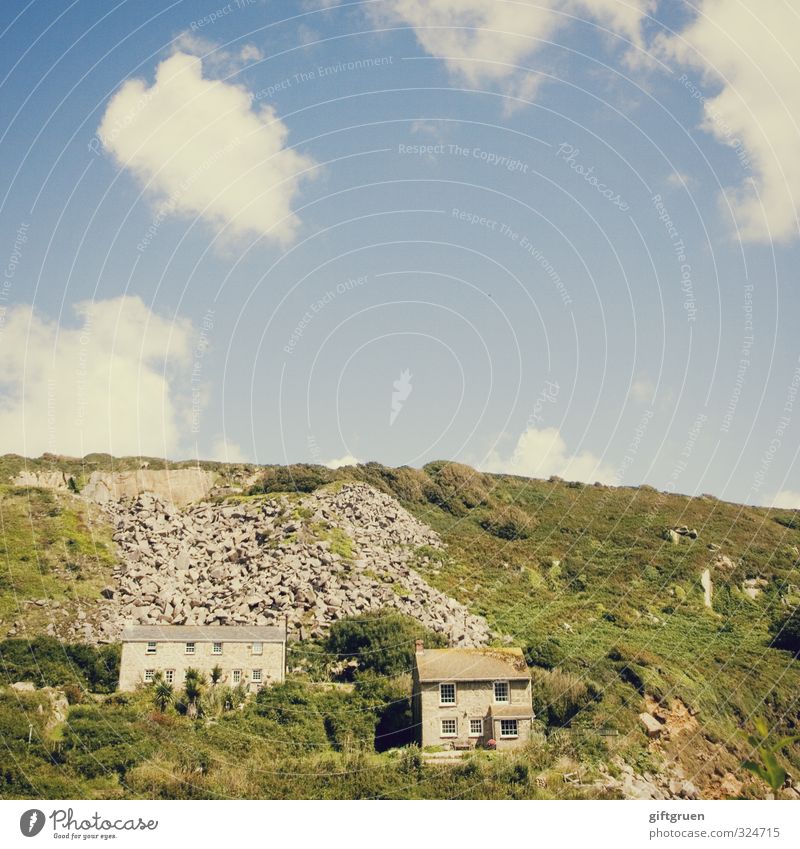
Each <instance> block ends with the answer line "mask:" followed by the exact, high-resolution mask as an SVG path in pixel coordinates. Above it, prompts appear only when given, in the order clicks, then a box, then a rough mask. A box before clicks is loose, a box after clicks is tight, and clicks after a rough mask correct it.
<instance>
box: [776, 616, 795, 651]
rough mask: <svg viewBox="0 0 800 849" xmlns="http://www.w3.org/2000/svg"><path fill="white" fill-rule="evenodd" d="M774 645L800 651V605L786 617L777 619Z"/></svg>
mask: <svg viewBox="0 0 800 849" xmlns="http://www.w3.org/2000/svg"><path fill="white" fill-rule="evenodd" d="M772 633H773V635H774V636H773V638H772V645H773V646H775V648H778V649H787V650H788V651H793V652H795V653H800V606H798V607H795V609H794V610H793V611H792V612H791V613H790V614H789V615H788V616H787V617H785V618H784V619H779V620H776V621H775V623H774V624H773V626H772Z"/></svg>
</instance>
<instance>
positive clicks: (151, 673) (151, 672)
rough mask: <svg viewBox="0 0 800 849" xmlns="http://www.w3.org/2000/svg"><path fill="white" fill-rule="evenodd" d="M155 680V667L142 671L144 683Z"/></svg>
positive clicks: (150, 682)
mask: <svg viewBox="0 0 800 849" xmlns="http://www.w3.org/2000/svg"><path fill="white" fill-rule="evenodd" d="M155 680H156V671H155V669H145V671H144V683H145V684H152V683H153V681H155Z"/></svg>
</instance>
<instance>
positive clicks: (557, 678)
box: [532, 669, 602, 727]
mask: <svg viewBox="0 0 800 849" xmlns="http://www.w3.org/2000/svg"><path fill="white" fill-rule="evenodd" d="M532 690H533V710H534V712H535V713H536V715H537V717H539V719H543V720H545V721H546V722H547V724H548V725H554V726H558V727H564V726H567V725H569V724H570V722H571V721H572V719H573V718H574V717H575V715H576V714H577V713H578V712H579V711H581V710H583V709H584V708H586V707H587V706H588V705H590V704H591V703H592V702H595V701H599V700H600V699H601V698H602V692H601V690H600V688H599V687H598V686H597V684H595V683H594V682H593V681H586V680H584V679H582V678H579V677H578V676H577V675H572V674H571V673H569V672H562V671H561V670H559V669H553V670H550V671H546V670H543V669H537V670H534V671H533V675H532Z"/></svg>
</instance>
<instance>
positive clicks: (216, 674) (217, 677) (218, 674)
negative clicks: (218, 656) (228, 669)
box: [211, 664, 222, 687]
mask: <svg viewBox="0 0 800 849" xmlns="http://www.w3.org/2000/svg"><path fill="white" fill-rule="evenodd" d="M221 680H222V667H221V666H220V665H219V664H217V665H216V666H215V667H214V668H213V669H212V670H211V684H212V685H213V686H214V687H216V686H217V684H219V682H220V681H221Z"/></svg>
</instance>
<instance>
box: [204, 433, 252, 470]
mask: <svg viewBox="0 0 800 849" xmlns="http://www.w3.org/2000/svg"><path fill="white" fill-rule="evenodd" d="M209 458H210V459H211V460H218V461H219V462H220V463H249V462H250V458H249V457H248V456H247V454H246V453H245V452H244V450H243V449H242V448H241V446H240V445H239V444H238V443H237V442H234V441H233V440H232V439H228V438H227V437H225V436H218V437H217V438H216V439H215V440H214V441H213V443H212V444H211V453H210V455H209Z"/></svg>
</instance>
